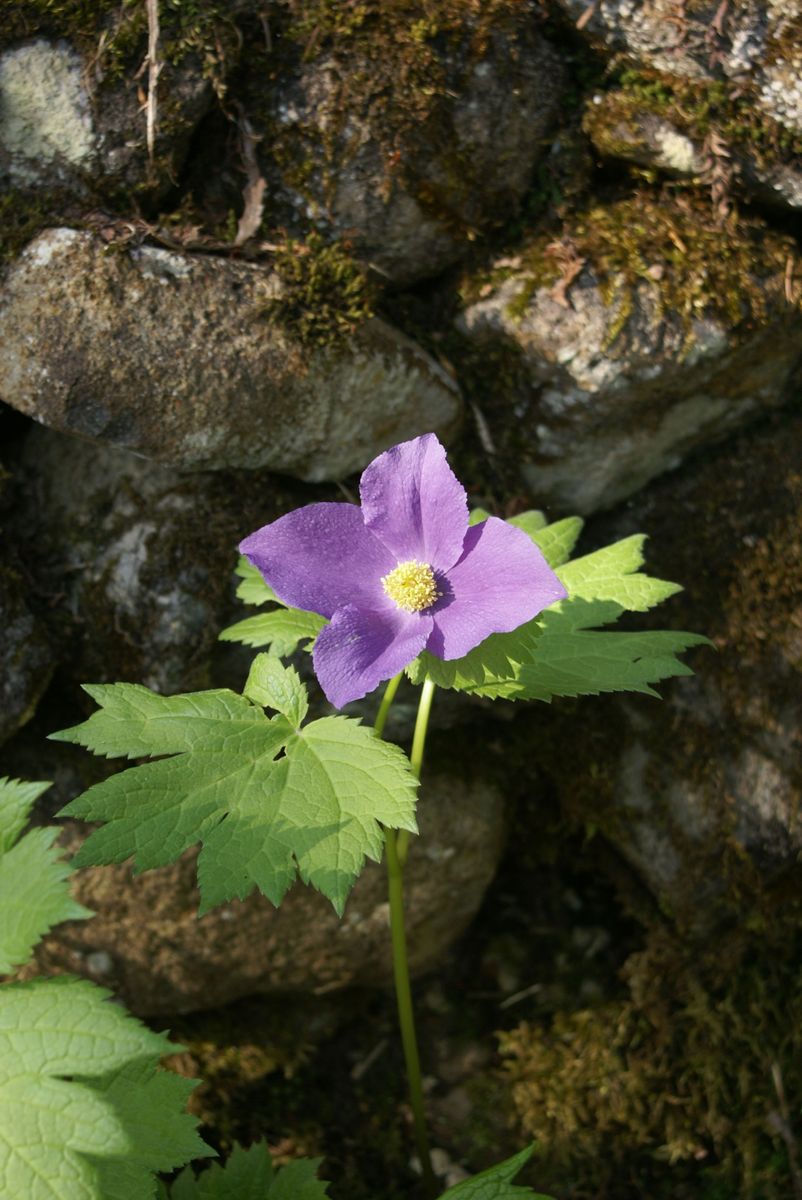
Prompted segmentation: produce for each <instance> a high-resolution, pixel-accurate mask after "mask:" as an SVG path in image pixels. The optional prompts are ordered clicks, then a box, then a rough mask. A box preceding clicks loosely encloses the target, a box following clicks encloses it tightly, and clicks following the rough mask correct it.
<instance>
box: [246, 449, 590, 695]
mask: <svg viewBox="0 0 802 1200" xmlns="http://www.w3.org/2000/svg"><path fill="white" fill-rule="evenodd" d="M359 490H360V495H361V498H362V507H361V508H358V507H357V506H356V505H355V504H308V505H307V506H306V507H305V508H299V509H296V511H295V512H291V513H287V515H286V516H284V517H280V518H279V520H278V521H274V522H273V523H272V524H271V525H265V526H264V527H263V528H262V529H257V531H256V533H252V534H251V535H250V537H247V538H245V540H244V542H242V544H241V545H240V550H241V551H242V553H243V554H244V555H246V556H247V558H249V559H250V561H251V562H252V563H253V564H254V566H255V567H258V569H259V570H260V571H261V572H262V574H263V575H264V577H265V579H266V580H267V582H268V583H269V584H270V586H271V587H272V588H273V590H274V592H275V593H276V595H277V596H278V597H279V599H280V600H282V601H283V602H284V603H285V604H288V605H291V606H292V607H294V608H303V609H307V610H309V611H311V612H316V613H320V614H321V615H322V616H324V617H328V618H329V621H330V623H329V624H328V625H326V626H325V627H324V628H323V629H322V630H321V632H320V634H319V635H318V638H317V641H316V643H315V648H314V664H315V672H316V674H317V677H318V679H319V681H320V684H321V687H322V688H323V691H324V692H325V693H326V696H327V697H328V699H329V700H330V701H331V703H332V704H333V705H334V706H335V708H342V706H343V705H344V704H347V703H348V702H349V701H350V700H358V699H359V698H360V697H361V696H365V695H366V694H367V693H368V692H372V691H373V689H374V688H376V687H377V686H378V685H379V684H380V683H381V682H382V680H384V679H390V678H391V677H392V676H393V675H396V674H397V673H398V672H399V671H401V670H403V668H404V667H406V666H408V664H409V663H411V662H412V661H413V659H415V658H417V656H418V655H419V654H420V652H421V651H422V650H424V649H425V650H428V651H429V653H430V654H433V655H435V656H436V657H437V658H443V659H452V658H462V657H463V655H465V654H467V653H468V651H469V650H472V649H473V648H474V646H478V644H479V643H480V642H483V641H484V640H485V638H486V637H488V636H489V635H490V634H491V633H506V632H508V631H510V630H512V629H517V628H518V626H519V625H522V624H523V623H524V622H525V621H529V620H531V619H532V617H535V616H537V614H538V613H539V612H541V611H542V610H543V609H544V608H546V607H548V605H549V604H554V603H555V601H557V600H562V599H563V598H564V597H565V595H566V591H565V588H564V587H563V585H562V584H561V583H560V581H559V579H558V578H557V576H556V575H555V574H554V572H553V571H552V570H551V568H550V567H549V565H548V563H547V562H546V560H545V558H544V557H543V555H542V554H541V552H540V550H538V548H537V547H536V546H535V545H534V543H533V542H532V541H531V540H530V538H529V537H527V535H526V534H525V533H523V531H522V530H520V529H516V528H515V527H514V526H512V525H507V524H506V523H505V522H504V521H500V520H498V518H496V517H489V518H488V519H487V520H486V521H483V522H482V523H481V524H480V525H473V526H471V527H469V526H468V504H467V498H466V495H465V489H464V488H463V487H462V485H461V484H460V482H459V480H458V479H457V478H456V476H455V475H454V473H453V471H452V470H451V468H450V467H449V465H448V463H447V462H446V453H445V450H444V449H443V447H442V446H441V444H440V442H439V441H438V440H437V438H436V437H435V435H434V434H433V433H427V434H424V436H423V437H418V438H413V440H412V441H410V442H402V443H401V444H400V445H399V446H393V448H392V449H391V450H386V451H385V453H384V454H380V455H379V457H378V458H375V459H374V460H373V462H372V463H371V464H370V466H368V467H366V468H365V471H364V472H363V475H362V480H361V482H360V488H359Z"/></svg>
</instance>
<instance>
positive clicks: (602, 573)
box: [557, 533, 682, 612]
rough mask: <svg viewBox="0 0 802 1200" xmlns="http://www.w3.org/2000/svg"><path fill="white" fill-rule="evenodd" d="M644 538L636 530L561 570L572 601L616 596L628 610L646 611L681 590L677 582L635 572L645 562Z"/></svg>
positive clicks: (608, 598)
mask: <svg viewBox="0 0 802 1200" xmlns="http://www.w3.org/2000/svg"><path fill="white" fill-rule="evenodd" d="M645 541H646V538H645V536H644V535H643V534H642V533H636V534H633V535H632V537H628V538H624V539H623V541H620V542H614V543H613V545H612V546H605V547H604V549H602V550H596V551H595V552H594V553H593V554H586V555H585V556H584V558H575V559H574V560H573V562H570V563H567V564H566V565H565V566H564V567H562V568H561V569H560V570H558V571H557V574H558V575H559V577H560V579H561V580H562V582H563V583H564V585H565V587H566V588H567V590H568V596H569V601H571V600H575V599H579V600H614V601H615V602H616V604H620V605H621V608H625V609H627V610H628V611H629V612H646V610H647V609H649V608H652V607H653V606H654V605H655V604H659V603H660V602H661V601H662V600H667V599H668V597H669V596H673V595H675V594H676V593H677V592H681V591H682V588H681V587H680V585H679V584H678V583H668V582H667V581H666V580H665V579H650V578H649V576H648V575H641V574H633V572H636V571H637V569H638V567H640V566H642V565H643V543H644V542H645ZM563 603H564V604H565V603H566V602H565V601H563Z"/></svg>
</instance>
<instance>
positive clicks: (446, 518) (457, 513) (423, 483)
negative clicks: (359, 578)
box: [359, 433, 468, 571]
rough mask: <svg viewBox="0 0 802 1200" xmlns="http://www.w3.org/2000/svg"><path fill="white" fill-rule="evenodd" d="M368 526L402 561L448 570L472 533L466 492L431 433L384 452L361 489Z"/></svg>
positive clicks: (365, 475)
mask: <svg viewBox="0 0 802 1200" xmlns="http://www.w3.org/2000/svg"><path fill="white" fill-rule="evenodd" d="M359 492H360V496H361V498H362V513H363V516H364V520H365V524H366V526H367V527H368V529H370V530H371V531H372V532H373V533H375V535H376V537H377V538H379V539H380V540H381V541H382V542H383V543H384V545H385V546H386V547H387V548H388V550H390V551H391V552H392V553H393V554H394V555H395V558H396V560H397V561H398V562H408V561H409V560H410V559H417V560H418V562H424V563H428V564H429V566H430V567H433V568H434V570H435V571H447V570H448V568H449V567H451V566H453V565H454V563H455V562H456V561H457V559H458V558H459V556H460V554H461V553H462V542H463V539H464V537H465V530H466V529H467V528H468V501H467V497H466V495H465V489H464V487H463V486H462V484H461V483H460V482H459V480H458V479H457V477H456V475H455V474H454V472H453V471H452V470H451V468H450V467H449V465H448V463H447V462H446V452H445V449H444V448H443V446H442V445H441V444H440V442H439V441H438V440H437V438H436V437H435V435H434V434H433V433H425V434H424V435H423V437H418V438H413V439H412V441H410V442H401V444H400V445H398V446H393V447H392V449H391V450H385V452H384V454H380V455H379V457H378V458H374V460H373V462H372V463H371V464H370V465H369V466H367V467H366V468H365V470H364V471H363V473H362V479H361V481H360V484H359Z"/></svg>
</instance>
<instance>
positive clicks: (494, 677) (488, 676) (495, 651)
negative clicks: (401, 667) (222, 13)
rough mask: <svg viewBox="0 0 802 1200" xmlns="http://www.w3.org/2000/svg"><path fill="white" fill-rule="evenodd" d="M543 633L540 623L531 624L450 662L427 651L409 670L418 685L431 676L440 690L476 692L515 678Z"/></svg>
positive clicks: (497, 635)
mask: <svg viewBox="0 0 802 1200" xmlns="http://www.w3.org/2000/svg"><path fill="white" fill-rule="evenodd" d="M542 632H543V630H542V628H541V626H540V624H539V623H538V621H537V620H534V621H528V622H527V623H526V625H521V626H520V627H519V628H518V629H516V630H514V631H513V632H512V633H493V634H491V635H490V637H489V638H485V640H484V641H483V642H480V643H479V645H478V646H475V647H474V649H473V650H471V651H470V652H469V653H468V654H466V655H465V657H464V658H455V659H451V660H450V661H449V662H446V661H444V660H443V659H442V658H435V656H434V655H433V654H429V653H428V652H427V651H425V650H424V651H423V653H422V654H420V655H418V657H417V658H416V659H415V661H414V662H412V663H410V665H409V666H408V667H407V675H408V676H409V678H410V680H411V681H412V683H414V684H421V683H423V681H424V679H426V677H427V676H428V677H429V678H430V679H431V681H432V683H435V684H437V686H438V687H444V688H454V689H456V690H458V691H474V690H476V689H477V688H480V687H486V686H489V685H491V684H493V683H496V682H498V681H499V680H500V679H509V678H512V677H513V676H514V673H515V670H516V668H517V665H518V663H519V662H520V660H521V658H522V656H526V655H531V654H533V653H534V643H535V642H536V641H537V639H538V638H539V637H540V635H541V634H542Z"/></svg>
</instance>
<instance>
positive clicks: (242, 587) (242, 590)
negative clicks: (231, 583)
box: [234, 554, 281, 604]
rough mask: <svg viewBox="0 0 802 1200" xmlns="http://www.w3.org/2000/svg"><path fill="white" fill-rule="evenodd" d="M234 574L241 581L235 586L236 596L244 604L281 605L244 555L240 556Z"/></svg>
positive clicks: (260, 574) (259, 573) (256, 569)
mask: <svg viewBox="0 0 802 1200" xmlns="http://www.w3.org/2000/svg"><path fill="white" fill-rule="evenodd" d="M234 572H235V574H236V575H239V577H240V579H241V580H242V582H241V583H240V584H238V585H237V596H238V597H239V599H240V600H242V601H243V603H244V604H267V603H268V601H270V600H272V601H273V602H274V603H275V604H281V601H280V600H279V598H278V596H277V595H276V593H275V592H274V591H273V589H272V587H271V586H270V584H269V583H267V582H266V580H265V578H264V576H263V575H262V572H261V571H260V570H259V568H258V567H255V566H254V565H253V563H252V562H249V560H248V559H247V558H246V557H245V555H244V554H241V555H240V558H239V562H238V563H237V565H236V567H235V568H234Z"/></svg>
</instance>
